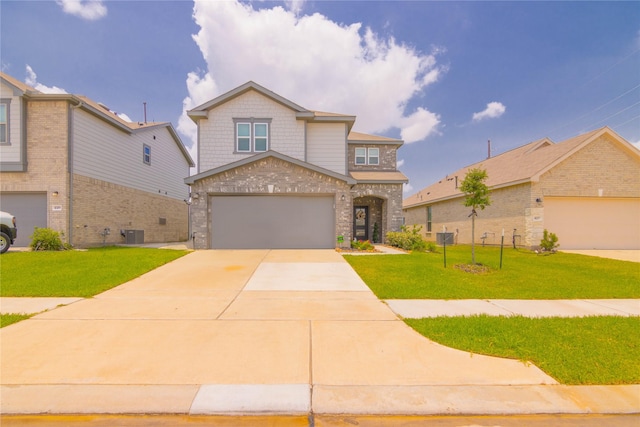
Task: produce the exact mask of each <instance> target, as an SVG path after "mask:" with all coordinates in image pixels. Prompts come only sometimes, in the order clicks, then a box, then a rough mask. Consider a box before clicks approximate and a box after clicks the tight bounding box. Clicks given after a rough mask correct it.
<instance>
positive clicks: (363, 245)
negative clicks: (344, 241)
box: [351, 240, 375, 251]
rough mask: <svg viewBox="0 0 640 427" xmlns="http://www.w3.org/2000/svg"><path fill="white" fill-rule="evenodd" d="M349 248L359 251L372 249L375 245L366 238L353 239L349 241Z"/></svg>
mask: <svg viewBox="0 0 640 427" xmlns="http://www.w3.org/2000/svg"><path fill="white" fill-rule="evenodd" d="M351 248H353V249H357V250H359V251H372V250H374V249H375V247H374V246H373V245H372V244H371V242H370V241H368V240H354V241H352V242H351Z"/></svg>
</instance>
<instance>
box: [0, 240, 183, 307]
mask: <svg viewBox="0 0 640 427" xmlns="http://www.w3.org/2000/svg"><path fill="white" fill-rule="evenodd" d="M187 253H188V251H179V250H167V249H152V248H127V247H115V246H113V247H105V248H96V249H89V250H88V251H60V252H7V253H5V254H3V255H2V257H1V258H0V279H1V281H2V286H1V287H0V296H3V297H85V298H86V297H91V296H93V295H96V294H98V293H100V292H104V291H106V290H108V289H111V288H113V287H114V286H117V285H120V284H122V283H124V282H127V281H129V280H131V279H134V278H136V277H138V276H140V275H142V274H144V273H146V272H147V271H150V270H153V269H154V268H157V267H159V266H161V265H163V264H166V263H168V262H170V261H173V260H175V259H177V258H180V257H181V256H184V255H186V254H187Z"/></svg>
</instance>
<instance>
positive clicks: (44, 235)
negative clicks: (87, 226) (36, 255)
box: [30, 227, 69, 251]
mask: <svg viewBox="0 0 640 427" xmlns="http://www.w3.org/2000/svg"><path fill="white" fill-rule="evenodd" d="M30 237H31V248H32V249H33V250H34V251H63V250H65V249H69V245H67V244H65V243H63V242H62V239H61V237H60V233H58V232H57V231H54V230H52V229H50V228H39V227H36V228H35V229H34V230H33V235H32V236H30Z"/></svg>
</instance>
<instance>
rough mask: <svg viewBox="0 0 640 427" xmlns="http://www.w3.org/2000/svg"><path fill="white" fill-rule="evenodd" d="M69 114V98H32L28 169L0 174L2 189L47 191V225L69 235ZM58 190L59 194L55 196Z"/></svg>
mask: <svg viewBox="0 0 640 427" xmlns="http://www.w3.org/2000/svg"><path fill="white" fill-rule="evenodd" d="M68 114H69V110H68V104H67V102H66V101H30V102H29V103H28V104H27V118H28V119H27V125H26V128H27V142H26V143H27V171H26V172H3V173H2V175H1V176H0V191H2V192H46V193H47V226H48V227H49V228H51V229H53V230H56V231H59V232H62V233H64V235H65V237H67V236H68V230H67V225H68V221H67V214H68V212H69V190H68V176H69V174H68V164H67V144H68V140H69V137H68V134H67V129H68V118H69V116H68ZM54 191H57V192H58V195H57V196H53V195H52V194H53V192H54ZM54 206H56V210H55V211H53V207H54ZM57 207H59V208H60V210H58V209H57Z"/></svg>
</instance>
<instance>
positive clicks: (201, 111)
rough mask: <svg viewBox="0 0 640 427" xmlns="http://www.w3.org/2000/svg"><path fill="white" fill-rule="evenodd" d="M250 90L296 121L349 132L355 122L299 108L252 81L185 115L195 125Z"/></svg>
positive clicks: (352, 117)
mask: <svg viewBox="0 0 640 427" xmlns="http://www.w3.org/2000/svg"><path fill="white" fill-rule="evenodd" d="M252 90H253V91H256V92H258V93H259V94H261V95H263V96H265V97H267V98H269V99H271V100H272V101H275V102H277V103H278V104H280V105H283V106H285V107H287V108H289V109H291V110H293V111H294V112H295V115H296V118H298V119H303V120H308V121H312V122H345V123H347V124H348V125H349V130H351V127H352V126H353V123H354V122H355V120H356V118H355V116H351V115H345V114H338V113H327V112H323V111H313V110H307V109H306V108H304V107H301V106H300V105H298V104H296V103H295V102H292V101H290V100H288V99H287V98H285V97H283V96H280V95H278V94H277V93H275V92H273V91H271V90H269V89H267V88H265V87H264V86H261V85H259V84H258V83H256V82H254V81H248V82H247V83H245V84H243V85H241V86H238V87H237V88H235V89H232V90H230V91H229V92H226V93H223V94H222V95H220V96H218V97H216V98H213V99H212V100H210V101H207V102H205V103H204V104H201V105H199V106H197V107H195V108H192V109H191V110H189V111H187V115H188V116H189V117H191V120H193V121H194V122H196V123H197V122H198V120H200V119H201V118H206V117H207V116H208V112H209V110H211V109H214V108H216V107H218V106H219V105H222V104H224V103H226V102H229V101H231V100H232V99H235V98H237V97H239V96H241V95H243V94H245V93H247V92H249V91H252Z"/></svg>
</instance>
